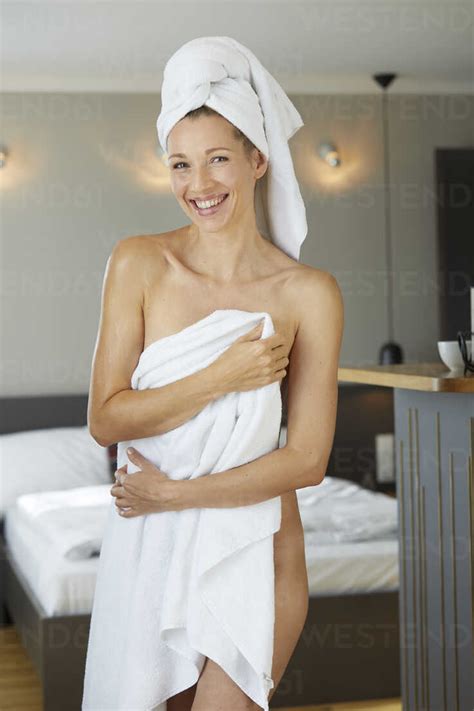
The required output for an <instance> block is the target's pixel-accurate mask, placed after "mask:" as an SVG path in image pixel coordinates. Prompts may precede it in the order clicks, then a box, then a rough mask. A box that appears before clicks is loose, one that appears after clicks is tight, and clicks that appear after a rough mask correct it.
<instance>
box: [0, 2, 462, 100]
mask: <svg viewBox="0 0 474 711" xmlns="http://www.w3.org/2000/svg"><path fill="white" fill-rule="evenodd" d="M1 16H2V17H1V19H2V90H3V91H22V92H23V91H60V92H63V91H64V92H69V91H81V92H82V91H83V92H88V91H112V92H122V91H124V92H130V91H133V92H134V91H138V92H159V89H160V86H161V78H162V71H163V66H164V64H165V62H166V60H167V58H168V57H169V56H170V55H171V54H172V53H173V52H174V51H175V50H176V49H177V48H178V47H179V46H181V45H182V44H183V43H184V42H186V41H187V40H189V39H192V38H194V37H199V36H208V35H227V36H231V37H234V38H235V39H237V40H238V41H239V42H242V43H243V44H245V45H247V46H248V47H249V48H250V49H251V50H252V51H253V52H254V53H255V54H256V55H257V56H258V57H259V59H260V60H261V61H262V63H263V64H264V65H265V66H266V67H267V69H269V71H271V72H272V73H273V74H274V76H275V77H277V78H278V79H279V81H280V82H281V83H282V85H283V86H284V88H285V89H286V90H287V91H291V92H295V93H318V92H322V93H346V92H347V93H372V92H377V91H380V89H378V87H377V86H376V84H375V83H374V82H373V80H372V79H371V75H372V74H374V73H379V72H394V73H397V74H398V75H399V78H398V79H397V81H395V82H394V83H393V85H392V86H391V87H390V92H391V93H438V92H439V93H444V92H447V93H451V92H452V93H457V92H461V93H466V92H467V93H472V92H473V88H474V51H473V46H474V20H473V18H474V3H473V2H465V1H464V0H441V1H439V2H437V1H436V0H428V1H426V0H425V1H422V0H408V1H407V0H330V1H328V0H325V1H321V0H310V1H308V2H299V0H285V1H283V0H239V1H236V0H215V1H214V2H205V1H203V0H187V1H186V2H184V1H183V0H173V1H172V2H169V1H163V0H145V1H137V2H131V1H128V2H121V1H117V0H102V1H100V2H97V1H96V0H94V1H88V0H56V2H43V1H42V0H36V1H30V2H23V1H21V0H17V1H10V2H8V1H6V2H3V3H2V5H1Z"/></svg>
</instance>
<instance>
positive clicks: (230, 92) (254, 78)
mask: <svg viewBox="0 0 474 711" xmlns="http://www.w3.org/2000/svg"><path fill="white" fill-rule="evenodd" d="M203 105H206V106H208V107H209V108H211V109H213V110H214V111H216V112H217V113H219V114H220V115H221V116H223V117H224V118H226V119H227V120H228V121H230V122H231V123H232V124H234V126H236V127H237V128H238V129H240V131H242V133H244V134H245V135H246V136H247V138H249V139H250V141H252V143H253V144H254V145H255V146H256V147H257V148H258V149H259V150H260V151H261V152H262V153H263V154H264V155H265V156H266V157H267V159H268V168H267V171H266V173H265V175H264V176H263V177H262V178H260V179H259V180H258V181H257V186H256V192H255V212H256V219H257V227H258V229H259V231H260V232H261V233H262V234H263V235H264V236H265V237H267V238H269V239H271V241H272V242H273V243H274V244H275V245H276V246H277V247H279V248H280V249H282V250H283V251H284V252H285V253H286V254H288V255H289V256H290V257H292V258H293V259H296V260H299V253H300V248H301V244H302V242H303V241H304V239H305V237H306V234H307V231H308V226H307V223H306V210H305V205H304V202H303V198H302V197H301V193H300V189H299V185H298V181H297V180H296V176H295V171H294V168H293V161H292V158H291V153H290V149H289V146H288V140H289V139H290V138H291V137H292V136H293V135H294V134H295V133H296V131H297V130H298V129H299V128H301V126H303V125H304V124H303V120H302V118H301V116H300V114H299V113H298V111H297V110H296V108H295V106H294V104H293V103H292V102H291V101H290V99H289V98H288V96H287V95H286V94H285V92H284V90H283V89H282V87H281V86H280V84H279V83H278V82H277V81H276V79H275V78H274V77H273V76H272V75H271V74H270V73H269V72H268V71H267V70H266V69H265V67H264V66H263V65H262V64H261V63H260V61H259V60H258V59H257V57H256V56H255V55H254V54H253V53H252V52H251V51H250V50H249V49H247V47H244V45H242V44H240V43H239V42H237V41H236V40H234V39H232V38H231V37H198V38H196V39H193V40H191V41H190V42H186V43H185V44H184V45H183V46H182V47H180V48H179V49H178V50H177V51H176V52H175V53H174V54H173V55H172V56H171V58H170V59H169V60H168V62H167V63H166V66H165V69H164V76H163V85H162V88H161V112H160V114H159V116H158V119H157V122H156V127H157V131H158V139H159V142H160V145H161V147H162V149H163V151H164V152H165V153H167V152H168V147H167V143H168V135H169V133H170V131H171V129H172V128H173V126H174V125H175V124H176V123H177V122H178V121H180V120H181V119H182V118H183V117H184V116H185V115H186V114H187V113H188V111H192V110H193V109H197V108H199V107H200V106H203Z"/></svg>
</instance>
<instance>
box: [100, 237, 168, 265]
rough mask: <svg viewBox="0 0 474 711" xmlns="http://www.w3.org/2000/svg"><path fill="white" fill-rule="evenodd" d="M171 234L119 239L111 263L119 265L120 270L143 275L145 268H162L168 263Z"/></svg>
mask: <svg viewBox="0 0 474 711" xmlns="http://www.w3.org/2000/svg"><path fill="white" fill-rule="evenodd" d="M174 232H175V231H174V230H173V231H171V232H162V233H160V234H140V235H130V236H127V237H122V238H121V239H119V240H118V241H117V242H116V243H115V245H114V247H113V249H112V253H111V255H110V257H109V261H111V262H113V263H114V264H116V265H117V268H118V269H121V268H122V269H123V271H127V273H128V274H129V275H130V272H131V271H132V273H134V272H135V270H138V271H139V273H140V274H142V275H143V268H144V267H147V268H151V269H155V268H160V267H162V266H163V265H164V264H165V263H166V254H167V250H168V249H169V243H170V239H171V238H172V237H173V235H174Z"/></svg>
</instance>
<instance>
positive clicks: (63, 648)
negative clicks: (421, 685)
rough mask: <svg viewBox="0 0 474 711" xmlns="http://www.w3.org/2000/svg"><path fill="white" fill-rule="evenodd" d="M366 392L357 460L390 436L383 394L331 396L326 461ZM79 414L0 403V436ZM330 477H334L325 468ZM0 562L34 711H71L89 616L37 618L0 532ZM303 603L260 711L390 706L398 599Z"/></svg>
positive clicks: (8, 619)
mask: <svg viewBox="0 0 474 711" xmlns="http://www.w3.org/2000/svg"><path fill="white" fill-rule="evenodd" d="M354 388H357V389H354ZM367 390H370V391H374V397H375V403H376V404H375V405H373V406H372V408H371V409H370V412H368V413H367V417H364V418H358V419H359V423H358V426H359V428H360V427H361V425H360V420H364V421H365V422H366V429H365V431H362V430H359V436H360V438H359V450H360V448H361V447H364V448H365V451H366V453H367V451H370V447H372V455H373V435H374V433H375V432H389V431H393V429H392V430H391V429H390V426H392V427H393V422H392V423H391V421H390V418H391V416H392V415H391V412H392V402H391V399H390V397H391V395H390V393H391V391H390V390H389V389H383V388H376V387H372V386H369V387H367V386H353V387H340V390H339V408H338V425H337V426H336V436H335V440H334V447H333V452H336V453H337V450H338V448H339V447H343V449H344V451H347V450H351V446H350V445H348V442H349V441H350V437H353V436H354V432H353V429H354V428H353V426H352V427H350V428H347V427H346V425H347V411H348V408H350V409H351V410H352V412H354V409H353V408H354V407H355V405H356V403H355V400H354V398H357V397H360V398H361V401H360V403H359V404H361V403H362V402H365V403H366V402H367ZM380 391H383V392H380ZM386 393H387V394H386ZM369 395H370V393H369ZM372 400H373V399H372ZM345 405H346V406H347V407H345ZM86 413H87V395H65V396H37V397H26V398H0V432H1V433H6V432H16V431H21V430H31V429H39V428H43V427H59V426H64V427H66V426H79V425H84V424H85V423H86V421H87V418H86ZM372 460H373V458H372ZM345 461H346V462H347V458H346V460H345ZM364 461H365V462H366V464H367V461H369V462H370V457H368V458H367V456H366V457H365V460H364ZM369 466H370V465H369ZM330 471H331V475H332V474H333V473H335V475H337V468H336V467H335V466H334V464H333V466H332V467H331V464H330ZM353 471H354V472H355V473H356V474H357V471H356V470H355V469H353ZM366 473H367V472H364V475H366ZM369 473H370V472H369ZM341 476H344V477H346V478H350V477H348V475H347V474H346V473H344V474H341ZM352 478H354V479H356V478H357V476H354V477H352ZM111 481H112V477H111ZM0 554H1V555H0V564H1V571H0V572H1V576H0V602H1V603H2V604H1V619H0V623H1V624H3V625H5V624H14V625H15V626H16V629H17V632H18V634H19V637H20V639H21V642H22V644H23V645H24V647H25V649H26V650H27V653H28V655H29V657H30V658H31V660H32V662H33V664H34V666H35V668H36V670H37V672H38V675H39V677H40V679H41V682H42V689H43V709H44V711H80V708H81V700H82V688H83V679H84V669H85V659H86V652H87V643H88V636H89V625H90V614H87V615H65V616H64V615H61V616H53V617H51V616H48V615H47V614H46V612H45V610H44V609H43V607H42V605H41V603H40V602H39V600H38V599H37V597H36V596H35V594H34V592H33V591H32V589H31V587H30V586H29V584H28V582H27V581H26V580H25V578H24V576H23V574H22V572H21V570H20V569H19V568H18V566H17V565H16V563H15V561H14V560H13V558H12V557H11V555H10V554H9V551H8V547H7V545H6V543H5V539H4V534H3V525H2V527H1V530H0ZM309 602H310V604H309V612H308V616H307V619H306V623H305V627H304V630H303V632H302V634H301V637H300V639H299V641H298V644H297V646H296V648H295V651H294V653H293V655H292V658H291V660H290V662H289V664H288V666H287V669H286V671H285V674H284V676H283V678H282V679H281V681H280V683H279V685H278V687H277V689H276V691H275V693H274V695H273V697H272V700H271V703H270V707H271V708H281V707H283V706H305V705H309V704H323V703H332V702H338V701H356V700H364V699H374V698H388V697H399V696H400V662H399V659H400V650H399V626H398V592H397V591H395V592H380V593H364V594H355V595H353V594H347V595H335V596H317V597H311V598H310V601H309Z"/></svg>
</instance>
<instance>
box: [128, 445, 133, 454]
mask: <svg viewBox="0 0 474 711" xmlns="http://www.w3.org/2000/svg"><path fill="white" fill-rule="evenodd" d="M134 451H135V450H134V449H133V447H129V448H128V449H127V454H133V453H134Z"/></svg>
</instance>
